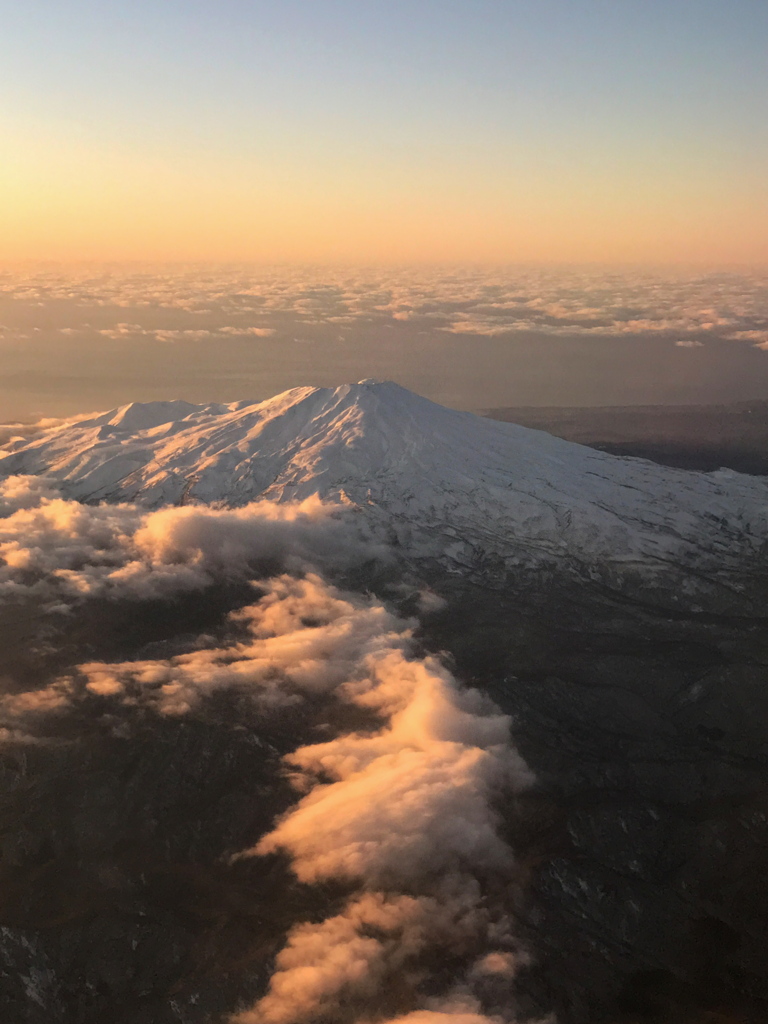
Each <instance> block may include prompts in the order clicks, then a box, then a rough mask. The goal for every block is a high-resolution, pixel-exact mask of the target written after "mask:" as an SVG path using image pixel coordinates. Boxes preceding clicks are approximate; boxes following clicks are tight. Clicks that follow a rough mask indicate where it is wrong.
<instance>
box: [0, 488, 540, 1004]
mask: <svg viewBox="0 0 768 1024" xmlns="http://www.w3.org/2000/svg"><path fill="white" fill-rule="evenodd" d="M0 497H1V498H2V501H3V502H4V505H3V511H4V513H5V515H4V518H0V557H2V559H3V565H2V584H1V586H2V589H0V594H4V595H5V596H6V599H7V600H11V599H13V598H18V597H19V596H20V595H21V596H24V595H27V596H33V597H35V598H38V597H40V596H41V595H42V596H44V597H45V598H47V599H48V600H49V601H50V612H51V613H56V612H62V611H64V610H66V609H67V608H75V607H76V606H77V604H78V602H79V601H81V600H82V598H83V597H84V596H85V597H90V596H93V595H106V596H108V597H110V598H111V599H113V600H118V599H129V600H131V601H132V602H136V601H140V600H143V599H156V598H157V597H170V596H172V595H173V594H176V593H180V592H184V591H185V590H189V589H204V588H205V587H207V586H210V585H212V584H213V583H215V582H217V581H219V580H221V579H227V578H230V577H231V576H232V574H239V576H240V577H241V578H243V579H247V578H249V573H250V574H252V572H253V570H254V569H258V568H259V567H264V566H267V567H268V568H267V571H268V572H269V573H270V574H269V575H262V576H261V577H260V578H257V579H256V580H255V581H254V582H253V592H254V600H253V601H252V602H251V603H248V604H246V605H244V606H242V607H239V608H237V609H235V610H234V611H232V612H231V613H230V614H229V617H228V620H227V621H226V623H225V624H224V627H223V630H222V629H219V631H218V632H219V635H220V638H219V639H216V638H215V637H213V636H208V635H201V636H198V637H197V639H196V640H188V641H187V642H186V644H185V649H184V650H183V651H182V652H181V653H176V654H173V655H172V656H169V657H162V658H147V657H145V658H141V659H132V660H127V661H113V662H111V661H89V662H82V663H80V664H78V665H76V667H75V668H74V669H73V670H72V671H69V672H66V673H64V674H62V675H60V677H59V678H55V679H54V681H53V682H51V683H49V684H48V685H46V686H43V687H41V688H39V689H37V690H27V691H21V692H11V693H6V694H5V696H3V697H2V698H1V699H0V728H2V734H1V735H2V738H3V740H4V741H5V742H13V743H18V742H29V743H34V742H38V740H37V739H36V731H35V723H36V722H37V723H39V722H41V721H45V720H48V719H50V718H51V716H60V715H63V714H65V713H66V712H68V711H71V710H76V709H77V707H78V706H79V705H81V704H82V703H83V702H89V707H90V708H91V712H92V713H93V709H94V708H95V709H96V713H97V714H103V715H104V716H105V720H107V721H108V722H109V723H110V728H120V726H119V721H120V714H121V709H122V710H123V711H124V712H126V713H127V712H128V711H129V710H130V709H136V708H143V709H144V710H145V711H146V712H149V713H152V712H155V713H157V714H159V715H161V716H164V717H165V718H166V720H168V719H169V718H170V719H173V718H174V717H180V716H181V717H183V716H189V715H195V714H198V713H200V714H204V713H205V709H206V706H207V705H208V702H209V701H210V700H211V698H213V697H215V695H216V694H218V693H221V692H222V691H227V692H229V693H231V694H236V695H237V696H238V699H239V700H240V701H246V702H248V704H249V706H250V708H251V709H252V713H251V714H249V717H248V718H247V721H248V722H249V723H250V726H249V727H251V728H254V725H253V723H254V722H256V723H258V722H259V721H264V722H267V721H268V720H270V718H271V717H272V716H276V715H277V716H286V715H288V716H291V715H294V711H295V710H301V709H303V708H310V707H312V708H314V709H315V711H316V712H317V713H316V714H315V715H314V717H312V716H311V715H310V716H309V717H307V716H306V715H302V714H299V715H295V716H294V720H295V722H296V725H295V726H294V728H296V729H299V730H300V729H301V723H302V722H305V723H306V722H308V721H312V722H314V725H313V726H312V729H313V731H312V733H311V734H310V735H301V733H300V732H298V733H297V735H296V744H297V745H296V748H295V749H294V750H293V752H292V753H290V754H289V755H288V756H287V757H286V758H285V765H284V770H285V771H286V772H287V773H289V775H290V776H291V778H292V779H293V782H294V784H295V788H296V802H295V804H294V805H293V806H292V807H291V808H290V809H289V810H288V812H287V813H285V814H284V815H283V816H282V817H281V818H280V819H279V820H278V821H276V822H275V823H274V827H273V828H272V829H271V831H268V832H267V833H266V834H265V835H263V836H262V837H261V839H260V840H259V841H258V842H257V843H256V845H255V846H254V847H253V848H251V849H248V850H245V851H243V852H242V853H241V854H239V855H238V859H242V858H247V859H250V858H262V857H283V858H287V860H288V862H289V863H290V866H291V869H292V871H293V873H294V874H295V876H296V878H297V879H298V881H299V882H300V883H302V884H303V885H305V886H316V885H320V886H324V885H328V884H333V885H341V886H343V887H344V889H345V891H346V893H347V896H346V897H345V898H344V900H343V902H341V903H338V902H335V903H334V905H333V906H332V907H331V909H330V911H329V912H328V914H327V916H326V917H325V918H324V919H323V920H310V921H299V922H298V923H297V924H295V925H294V926H293V927H292V928H291V929H290V931H289V932H288V934H287V937H286V940H285V945H284V947H283V949H282V950H281V951H280V952H279V953H278V955H277V958H276V960H275V964H274V970H273V973H272V976H271V979H270V982H269V987H268V989H267V990H266V991H265V992H264V994H263V996H262V997H261V998H260V999H259V1000H258V1001H257V1002H256V1003H255V1004H253V1005H252V1006H250V1007H245V1008H243V1009H242V1010H241V1011H240V1012H238V1013H237V1014H236V1015H235V1016H234V1017H233V1021H237V1022H238V1024H303V1022H308V1024H309V1022H312V1021H319V1020H326V1019H333V1020H338V1021H340V1022H346V1021H349V1022H350V1024H358V1022H359V1024H362V1022H364V1021H369V1020H370V1021H386V1020H390V1019H391V1020H398V1021H400V1020H405V1021H408V1022H409V1024H489V1022H491V1024H501V1022H502V1021H511V1020H512V1019H513V1018H514V1004H515V997H514V988H513V983H514V978H515V975H516V973H517V972H518V970H519V968H520V967H521V966H523V965H525V964H526V962H527V957H526V954H525V951H524V950H523V949H522V948H521V945H520V941H519V939H518V937H517V935H516V929H515V906H514V901H515V898H516V895H515V894H516V892H517V889H516V882H515V879H516V874H515V873H516V863H515V856H514V853H513V850H512V848H511V846H510V845H509V841H508V838H507V837H506V831H505V830H506V828H507V827H508V823H509V821H510V820H511V819H512V818H513V811H512V808H513V807H514V799H515V794H516V793H517V792H518V791H520V790H522V789H525V788H527V787H528V786H529V785H530V784H531V781H532V779H531V775H530V772H529V771H528V769H527V767H526V766H525V764H524V763H523V761H522V760H521V759H520V757H519V755H518V754H517V752H516V751H515V749H514V747H513V745H512V742H511V739H510V731H509V729H510V723H509V720H508V718H507V717H506V716H505V715H503V714H501V713H500V712H499V710H498V709H497V708H496V707H495V706H494V705H493V704H492V702H491V701H490V700H489V699H488V698H486V697H484V696H483V695H481V694H480V693H478V692H476V691H473V690H467V689H463V688H462V687H461V686H460V685H459V683H458V681H457V680H456V679H455V678H454V676H453V675H452V674H451V672H450V671H449V670H448V669H447V668H446V667H445V665H444V664H442V663H441V661H440V660H439V659H437V658H435V657H431V656H424V655H423V654H422V653H420V652H419V651H418V649H417V647H416V645H415V642H414V640H413V627H414V625H415V622H413V621H406V620H403V619H402V618H400V617H398V616H397V615H396V614H395V613H393V612H392V611H391V610H389V609H388V608H386V607H385V606H384V605H383V604H381V602H380V601H378V600H377V599H376V598H374V597H371V596H365V595H360V594H354V593H351V592H345V591H342V590H339V589H338V588H337V587H335V586H332V585H331V584H330V583H329V582H327V581H326V580H325V579H324V578H323V577H322V576H321V575H319V574H318V572H317V571H309V568H310V566H312V565H314V566H317V565H324V564H326V565H329V566H331V565H333V566H335V567H338V566H339V564H342V563H344V561H345V559H346V563H347V564H351V563H353V562H355V561H356V560H357V562H359V561H360V559H361V558H363V559H364V558H370V557H371V554H372V549H371V546H370V544H369V543H368V542H367V541H366V539H365V538H364V537H361V536H359V535H355V533H354V529H353V528H352V527H353V526H354V524H352V523H350V521H349V517H348V516H347V515H346V514H345V511H344V510H343V509H341V510H340V509H338V508H336V507H335V506H330V507H329V506H324V505H322V504H321V503H319V502H309V503H307V502H305V503H302V504H301V505H296V506H272V505H268V504H267V505H265V506H262V505H260V504H259V505H254V506H249V507H248V508H246V509H242V510H239V511H238V512H236V513H231V512H229V511H222V510H216V509H210V508H197V507H184V508H173V509H165V510H162V511H160V512H153V513H143V512H140V511H139V510H138V509H137V508H135V507H133V506H129V505H118V506H94V507H89V506H81V505H77V504H76V503H74V502H68V501H64V500H63V499H61V498H60V497H58V496H57V495H56V493H55V492H54V491H53V490H52V489H51V488H50V487H49V486H48V485H47V484H46V483H45V481H42V480H39V479H36V478H19V477H17V478H11V479H9V480H7V481H5V482H4V484H3V485H2V490H1V491H0ZM373 553H376V552H375V551H373ZM275 566H278V568H279V569H280V570H282V571H279V572H278V574H277V575H273V574H271V573H272V572H273V571H274V567H275ZM270 567H271V568H270ZM285 570H288V571H285ZM244 574H245V575H244ZM94 702H95V703H94ZM100 707H101V708H102V710H101V711H100V712H99V710H98V709H99V708H100ZM318 709H319V710H318ZM318 715H319V717H318ZM289 720H290V719H289V718H285V721H289ZM342 722H347V723H353V724H352V725H351V726H350V725H349V724H348V725H347V726H345V727H344V726H342V725H341V724H340V723H342ZM255 728H256V733H257V737H258V725H256V726H255ZM305 728H306V726H305ZM317 728H321V733H320V734H318V732H317ZM502 805H506V811H505V814H504V816H503V817H502V814H501V811H500V807H501V806H502ZM505 823H506V824H505ZM446 962H450V963H451V964H452V970H451V972H450V977H448V978H446V977H444V968H443V966H442V965H443V964H444V963H446Z"/></svg>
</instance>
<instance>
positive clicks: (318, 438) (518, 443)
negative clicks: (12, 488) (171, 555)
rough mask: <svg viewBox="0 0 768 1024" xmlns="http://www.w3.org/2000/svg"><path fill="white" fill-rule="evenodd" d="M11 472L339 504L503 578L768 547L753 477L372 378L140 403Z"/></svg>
mask: <svg viewBox="0 0 768 1024" xmlns="http://www.w3.org/2000/svg"><path fill="white" fill-rule="evenodd" d="M11 474H45V475H46V476H48V477H49V478H53V479H54V480H56V481H58V482H59V484H60V486H61V488H62V491H63V493H64V494H65V495H67V496H68V497H73V498H77V499H80V500H88V501H94V500H107V501H126V500H127V501H138V502H140V503H142V504H146V505H149V506H155V507H156V506H158V505H164V504H179V503H185V502H190V501H191V502H194V501H198V502H216V503H223V504H229V505H243V504H246V503H248V502H249V501H253V500H255V499H259V498H267V499H271V500H275V501H285V500H293V499H296V500H300V499H303V498H306V497H308V496H309V495H313V494H319V495H320V496H321V497H323V498H329V499H332V500H333V499H338V498H339V497H340V496H341V495H342V494H343V495H344V497H345V498H348V499H349V500H351V501H353V502H355V503H357V504H358V505H359V507H360V508H361V509H363V510H364V511H365V512H366V514H367V515H369V516H371V517H373V518H374V519H375V520H376V522H378V523H379V524H383V523H386V528H387V530H389V531H390V534H391V532H392V531H394V532H395V534H396V535H397V536H399V537H400V539H401V543H402V544H404V545H405V544H407V545H408V546H409V548H411V549H413V550H416V549H418V551H420V552H421V553H422V554H429V557H435V558H440V559H442V560H449V561H451V562H452V564H454V565H455V566H457V567H464V568H465V569H467V568H469V567H472V566H477V565H478V564H481V563H482V564H484V565H485V566H486V569H487V567H488V565H489V564H491V563H493V564H495V565H496V566H497V570H498V571H499V572H501V573H508V572H510V571H514V569H515V566H520V565H523V564H529V563H531V562H541V561H542V560H545V561H546V560H560V561H562V560H563V559H564V558H565V559H568V560H570V562H571V563H572V564H573V565H574V566H578V567H579V568H578V571H579V572H582V573H583V572H587V573H589V572H592V571H593V568H594V566H595V565H596V564H597V563H604V562H605V561H606V560H608V561H609V562H610V563H611V564H612V565H614V566H617V565H622V566H624V567H625V569H626V571H627V572H630V571H636V569H637V566H639V565H641V564H643V565H644V566H645V567H646V568H647V566H648V565H649V564H651V563H654V564H656V565H657V567H663V566H664V565H665V564H666V565H670V564H672V563H673V562H674V563H676V564H677V565H679V564H680V563H681V560H682V562H684V563H686V564H694V563H696V564H703V563H707V564H711V566H712V567H713V569H717V570H718V571H720V570H722V569H723V566H724V565H725V563H726V562H727V561H729V560H732V559H733V558H735V557H739V558H740V557H743V555H744V552H745V551H747V552H752V553H754V552H756V551H757V550H758V549H759V548H760V546H761V545H762V544H763V543H764V542H765V539H766V535H768V516H767V515H766V509H767V508H768V482H766V481H765V480H762V479H760V478H753V477H744V476H740V475H738V474H734V475H733V476H731V477H729V478H728V480H727V481H725V480H723V478H722V476H721V475H718V474H702V473H691V472H686V471H684V470H675V469H669V468H667V467H663V466H657V465H655V464H653V463H649V462H644V461H642V460H639V459H622V458H618V457H615V456H611V455H607V454H605V453H603V452H597V451H593V450H592V449H589V448H585V447H582V446H581V445H577V444H572V443H570V442H567V441H563V440H560V439H559V438H555V437H552V436H550V435H549V434H545V433H543V432H542V431H538V430H530V429H528V428H525V427H520V426H517V425H515V424H509V423H500V422H497V421H494V420H488V419H484V418H482V417H479V416H475V415H473V414H471V413H465V412H456V411H455V410H452V409H446V408H444V407H443V406H440V405H436V404H435V403H434V402H431V401H429V400H428V399H426V398H422V397H420V396H418V395H415V394H414V393H413V392H411V391H408V390H407V389H406V388H403V387H401V386H400V385H398V384H396V383H394V382H393V381H378V380H374V379H366V380H362V381H359V382H358V383H356V384H345V385H342V386H340V387H337V388H319V387H299V388H294V389H292V390H290V391H285V392H283V393H282V394H280V395H276V396H275V397H274V398H270V399H268V400H267V401H264V402H258V403H252V402H233V403H230V404H228V405H219V404H211V405H193V404H191V403H188V402H183V401H169V402H150V403H132V404H130V405H126V406H123V407H121V408H120V409H117V410H113V411H112V412H108V413H105V414H103V415H102V416H98V417H95V418H93V419H90V420H85V421H81V422H78V423H74V424H72V425H71V426H69V427H65V428H60V429H58V430H55V431H51V432H47V433H43V434H40V435H37V436H36V437H34V438H31V439H27V440H20V441H17V442H16V443H15V444H12V445H11V446H9V448H8V449H6V451H5V453H3V454H2V455H0V477H4V476H9V475H11ZM489 559H490V562H489Z"/></svg>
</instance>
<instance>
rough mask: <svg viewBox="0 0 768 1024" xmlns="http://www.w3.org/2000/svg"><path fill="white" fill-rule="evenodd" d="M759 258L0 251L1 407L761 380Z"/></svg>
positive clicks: (513, 400) (738, 396) (469, 399)
mask: <svg viewBox="0 0 768 1024" xmlns="http://www.w3.org/2000/svg"><path fill="white" fill-rule="evenodd" d="M766 296H768V280H767V279H766V275H765V274H764V273H762V274H761V273H744V274H724V273H719V274H718V273H702V272H692V273H682V272H678V273H669V272H667V273H664V272H657V273H654V272H651V271H644V272H637V271H630V270H626V271H616V270H606V269H601V268H541V267H539V268H536V267H525V266H521V267H508V268H491V269H489V268H478V267H475V268H472V267H469V268H467V267H442V268H425V267H422V268H410V269H409V268H402V269H394V268H384V269H376V268H317V267H315V268H301V267H292V268H291V267H259V266H247V265H244V266H236V265H234V266H206V265H189V266H184V265H176V266H173V265H171V266H164V267H163V266H151V265H141V264H136V265H126V266H98V265H91V266H82V267H70V268H66V267H56V266H55V265H47V266H38V267H35V266H26V267H12V266H9V267H6V268H5V269H4V270H3V268H2V267H0V423H2V422H3V421H5V422H8V421H11V420H20V419H22V420H32V419H37V418H38V417H42V416H70V415H73V414H76V413H82V412H89V411H95V410H103V409H111V408H114V407H115V406H118V405H122V404H125V403H127V402H135V401H140V402H145V401H157V400H166V399H174V398H181V399H185V400H186V401H190V402H212V401H214V402H232V401H239V400H244V399H247V400H250V401H261V400H263V399H266V398H269V397H271V396H272V395H274V394H277V393H278V392H280V391H284V390H286V389H287V388H291V387H298V386H303V385H316V386H321V387H327V386H334V385H336V384H338V382H339V381H354V380H361V379H363V378H366V377H378V378H381V379H386V380H395V381H397V382H398V383H399V384H402V385H404V386H405V387H407V388H410V389H411V390H413V391H416V392H417V393H418V394H421V395H424V396H426V397H427V398H431V399H432V400H433V401H436V402H440V403H441V404H442V405H447V406H450V407H451V408H454V409H469V410H478V409H482V408H490V407H497V408H498V407H502V406H515V407H523V406H526V407H527V406H602V405H622V406H623V405H643V404H650V403H657V404H683V403H686V404H688V403H693V404H705V403H706V404H713V403H723V402H737V401H744V400H752V399H763V400H768V308H767V299H766Z"/></svg>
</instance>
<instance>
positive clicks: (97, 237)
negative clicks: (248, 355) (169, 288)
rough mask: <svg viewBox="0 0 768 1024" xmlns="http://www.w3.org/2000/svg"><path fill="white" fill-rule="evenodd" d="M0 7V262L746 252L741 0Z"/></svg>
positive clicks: (756, 130)
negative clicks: (0, 153)
mask: <svg viewBox="0 0 768 1024" xmlns="http://www.w3.org/2000/svg"><path fill="white" fill-rule="evenodd" d="M0 14H2V21H3V33H2V38H0V81H1V82H2V96H3V100H2V103H1V104H0V130H1V131H2V133H3V137H4V141H5V155H6V159H5V160H4V161H2V165H0V188H1V189H2V192H1V193H0V194H2V196H3V199H2V203H0V259H5V260H16V259H33V260H39V259H54V260H57V259H59V260H131V259H139V260H144V259H149V260H254V261H263V262H292V261H298V262H319V263H323V262H361V261H362V262H367V263H377V262H378V263H403V262H419V261H425V262H431V261H444V260H450V261H456V260H461V261H468V262H505V261H521V260H531V261H544V262H547V261H554V262H557V261H566V262H581V261H599V262H622V263H705V264H708V265H727V264H734V263H752V264H764V263H768V194H767V190H766V187H765V181H766V180H768V131H767V130H766V116H765V114H766V98H767V97H768V61H766V60H765V54H766V52H768V5H766V4H765V3H764V0H731V2H730V3H728V4H724V3H722V0H667V2H662V0H642V2H641V0H535V2H534V0H472V2H471V3H470V2H467V0H460V2H450V0H441V2H438V0H411V2H409V3H406V2H403V0H389V2H386V3H384V2H379V0H358V2H351V0H314V2H311V0H283V2H281V3H280V4H272V3H267V2H262V0H248V2H247V0H218V2H216V3H213V2H212V0H183V2H182V0H164V2H161V3H158V2H156V0H155V2H150V0H131V2H115V0H99V2H97V0H69V2H68V3H67V4H62V3H61V2H60V0H27V2H26V3H25V4H23V5H20V4H16V3H10V2H9V0H2V2H0Z"/></svg>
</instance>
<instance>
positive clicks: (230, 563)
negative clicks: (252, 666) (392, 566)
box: [0, 476, 385, 600]
mask: <svg viewBox="0 0 768 1024" xmlns="http://www.w3.org/2000/svg"><path fill="white" fill-rule="evenodd" d="M0 516H4V518H0V598H2V596H6V597H8V596H14V595H21V596H23V595H29V596H32V595H34V596H36V597H41V598H47V599H50V600H54V599H57V600H58V599H61V598H64V599H66V600H72V599H77V598H82V597H91V596H94V595H96V594H105V595H106V596H109V597H130V598H133V599H136V600H142V599H147V598H163V597H168V596H170V595H172V594H174V593H176V592H180V591H193V590H200V589H203V588H205V587H207V586H209V585H210V584H211V583H212V582H213V581H214V579H217V578H233V577H236V578H244V577H247V576H248V574H249V573H253V572H254V571H257V572H263V571H265V569H266V571H280V570H282V569H287V570H289V571H294V570H302V569H306V568H308V567H313V566H324V565H326V566H328V565H334V566H340V567H344V566H347V567H348V566H349V565H351V564H355V563H358V562H361V561H366V560H368V559H371V558H374V557H384V554H385V552H384V551H383V549H381V548H380V547H378V546H376V545H374V544H373V542H372V541H371V540H370V539H369V538H368V537H367V535H366V534H365V533H364V527H363V524H362V523H361V522H360V521H359V520H358V517H354V516H353V515H352V513H351V512H350V511H349V510H348V509H347V508H346V507H344V506H341V505H335V504H332V503H324V502H321V501H320V499H319V498H309V499H307V500H305V501H303V502H299V503H293V504H290V503H286V504H276V503H274V502H269V501H262V502H254V503H252V504H250V505H247V506H245V507H244V508H241V509H236V510H231V509H215V508H210V507H208V506H194V505H191V506H183V507H176V508H164V509H161V510H159V511H157V512H145V511H141V510H140V509H138V508H137V507H136V506H134V505H97V506H88V505H81V504H80V503H79V502H75V501H66V500H64V499H63V498H61V497H59V496H58V495H57V492H56V491H55V490H54V489H53V488H52V487H51V486H50V485H49V484H48V483H47V482H46V481H45V480H44V479H41V478H38V477H18V476H17V477H8V478H6V479H5V480H3V481H1V482H0Z"/></svg>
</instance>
